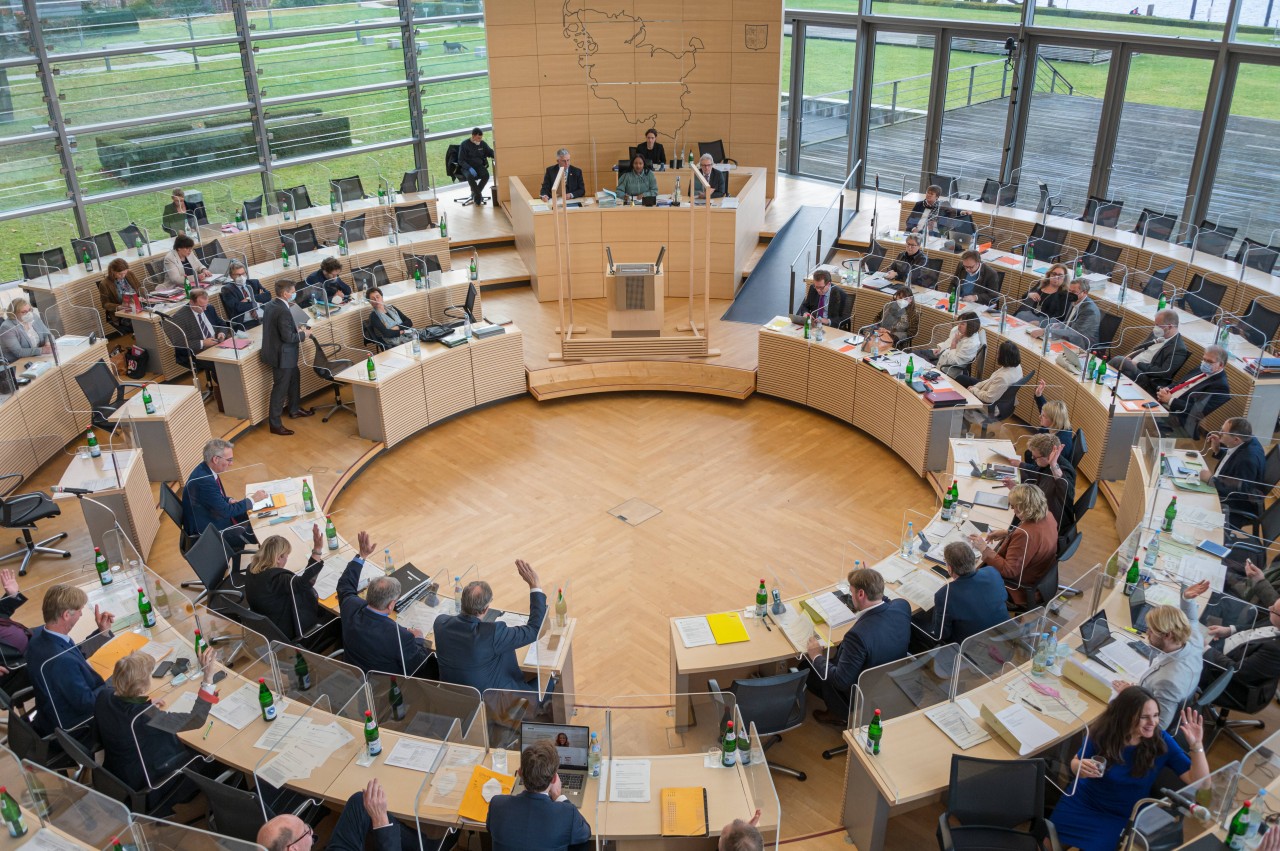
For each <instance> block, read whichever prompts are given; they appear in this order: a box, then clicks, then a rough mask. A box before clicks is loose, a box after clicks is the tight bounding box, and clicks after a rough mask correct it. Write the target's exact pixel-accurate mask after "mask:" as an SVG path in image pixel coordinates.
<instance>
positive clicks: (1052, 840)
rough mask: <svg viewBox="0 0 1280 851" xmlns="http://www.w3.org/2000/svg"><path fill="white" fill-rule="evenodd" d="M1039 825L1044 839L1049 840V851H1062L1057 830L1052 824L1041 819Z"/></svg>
mask: <svg viewBox="0 0 1280 851" xmlns="http://www.w3.org/2000/svg"><path fill="white" fill-rule="evenodd" d="M1041 824H1042V826H1043V827H1044V832H1045V837H1046V838H1047V839H1048V840H1049V851H1062V843H1061V842H1059V841H1058V829H1057V828H1056V827H1054V826H1053V822H1051V821H1049V820H1048V819H1042V820H1041Z"/></svg>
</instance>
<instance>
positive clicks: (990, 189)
mask: <svg viewBox="0 0 1280 851" xmlns="http://www.w3.org/2000/svg"><path fill="white" fill-rule="evenodd" d="M1017 197H1018V184H1017V183H1001V182H1000V181H998V180H996V179H995V178H994V177H988V178H987V179H986V180H985V181H983V183H982V203H984V204H998V205H1000V206H1001V207H1003V206H1006V205H1008V204H1012V203H1013V201H1014V199H1015V198H1017Z"/></svg>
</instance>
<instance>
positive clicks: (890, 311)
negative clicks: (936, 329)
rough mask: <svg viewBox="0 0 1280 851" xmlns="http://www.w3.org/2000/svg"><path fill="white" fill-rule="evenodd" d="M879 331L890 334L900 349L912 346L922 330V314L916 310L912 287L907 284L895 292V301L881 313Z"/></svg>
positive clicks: (887, 305)
mask: <svg viewBox="0 0 1280 851" xmlns="http://www.w3.org/2000/svg"><path fill="white" fill-rule="evenodd" d="M878 325H879V328H878V330H879V331H880V332H882V334H883V333H888V334H889V336H890V337H892V338H893V344H894V345H895V346H896V347H898V348H903V347H905V346H908V345H910V343H911V341H912V339H914V338H915V336H916V331H917V330H918V329H919V328H920V314H919V312H918V311H917V310H916V299H915V294H914V293H912V291H911V287H909V286H907V285H906V284H899V285H898V288H897V289H896V290H894V291H893V301H891V302H889V303H888V304H886V305H885V306H884V309H882V310H881V311H880V322H879V323H878Z"/></svg>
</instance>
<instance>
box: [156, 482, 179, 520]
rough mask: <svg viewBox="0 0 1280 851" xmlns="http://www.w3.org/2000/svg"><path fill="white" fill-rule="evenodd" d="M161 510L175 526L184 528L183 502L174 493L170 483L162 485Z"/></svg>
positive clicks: (162, 483)
mask: <svg viewBox="0 0 1280 851" xmlns="http://www.w3.org/2000/svg"><path fill="white" fill-rule="evenodd" d="M160 508H161V510H163V511H164V513H165V514H166V515H168V517H169V519H170V520H172V521H173V525H175V526H177V527H178V528H179V529H181V528H182V500H181V499H179V498H178V495H177V494H176V493H174V492H173V487H172V486H171V485H170V484H169V483H168V482H161V483H160Z"/></svg>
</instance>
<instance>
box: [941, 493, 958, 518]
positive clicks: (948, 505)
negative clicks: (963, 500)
mask: <svg viewBox="0 0 1280 851" xmlns="http://www.w3.org/2000/svg"><path fill="white" fill-rule="evenodd" d="M954 516H955V503H953V502H952V501H951V488H947V490H946V492H945V493H943V495H942V519H943V520H950V519H951V518H952V517H954Z"/></svg>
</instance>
